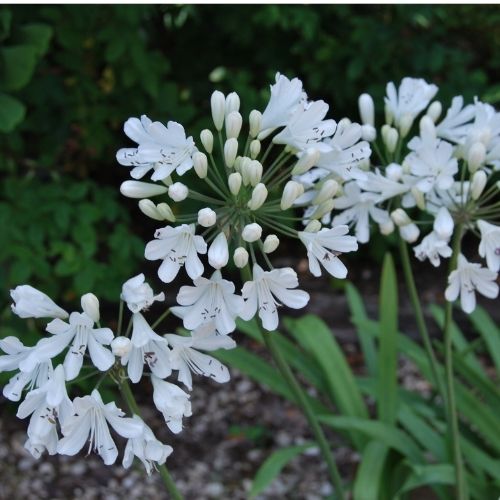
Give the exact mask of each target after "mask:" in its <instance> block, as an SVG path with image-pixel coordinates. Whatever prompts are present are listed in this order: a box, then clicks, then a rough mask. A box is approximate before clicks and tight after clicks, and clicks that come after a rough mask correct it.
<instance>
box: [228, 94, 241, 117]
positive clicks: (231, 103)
mask: <svg viewBox="0 0 500 500" xmlns="http://www.w3.org/2000/svg"><path fill="white" fill-rule="evenodd" d="M239 110H240V96H239V95H238V94H237V93H236V92H231V93H230V94H228V95H227V97H226V116H228V115H229V114H230V113H232V112H233V111H239Z"/></svg>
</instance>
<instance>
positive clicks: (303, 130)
mask: <svg viewBox="0 0 500 500" xmlns="http://www.w3.org/2000/svg"><path fill="white" fill-rule="evenodd" d="M328 107H329V106H328V104H326V102H324V101H312V102H310V103H308V104H301V105H299V106H298V107H297V109H296V110H295V111H294V113H293V115H292V116H291V117H290V120H289V121H288V123H287V126H286V127H285V128H284V129H283V130H282V131H281V132H280V133H279V134H277V135H275V136H274V137H273V142H274V143H275V144H286V145H288V146H290V147H291V148H293V149H294V150H296V151H301V150H303V149H307V148H309V147H311V146H314V147H315V148H317V149H318V150H319V151H329V150H330V147H329V146H328V145H326V143H324V142H321V141H323V139H326V138H327V137H330V136H331V135H332V134H333V133H334V132H335V127H336V125H337V124H336V123H335V120H323V118H324V117H325V116H326V113H327V112H328Z"/></svg>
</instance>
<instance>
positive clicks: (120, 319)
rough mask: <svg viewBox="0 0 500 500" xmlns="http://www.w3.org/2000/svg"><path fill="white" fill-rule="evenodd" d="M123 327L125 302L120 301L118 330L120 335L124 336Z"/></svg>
mask: <svg viewBox="0 0 500 500" xmlns="http://www.w3.org/2000/svg"><path fill="white" fill-rule="evenodd" d="M122 325H123V300H120V309H119V310H118V327H117V329H116V331H117V332H118V335H121V334H122Z"/></svg>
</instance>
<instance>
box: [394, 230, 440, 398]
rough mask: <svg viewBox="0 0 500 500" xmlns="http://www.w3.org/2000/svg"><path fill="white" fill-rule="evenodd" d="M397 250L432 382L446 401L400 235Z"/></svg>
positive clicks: (406, 245)
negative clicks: (429, 365)
mask: <svg viewBox="0 0 500 500" xmlns="http://www.w3.org/2000/svg"><path fill="white" fill-rule="evenodd" d="M399 252H400V255H401V262H402V264H403V274H404V277H405V281H406V287H407V289H408V294H409V296H410V300H411V304H412V307H413V311H414V313H415V319H416V322H417V328H418V331H419V333H420V336H421V337H422V341H423V344H424V347H425V350H426V352H427V356H428V357H429V362H430V364H431V370H432V376H433V377H434V383H435V384H436V387H437V389H438V392H439V394H440V395H441V397H442V398H443V401H446V398H447V394H446V389H445V386H444V382H443V380H442V378H441V376H442V374H440V373H439V368H438V366H439V365H438V361H437V358H436V353H435V352H434V348H433V347H432V342H431V339H430V335H429V331H428V330H427V325H426V323H425V318H424V313H423V311H422V304H421V303H420V297H419V296H418V291H417V287H416V285H415V277H414V275H413V270H412V267H411V262H410V256H409V254H408V244H407V243H406V241H405V240H403V238H401V236H400V237H399Z"/></svg>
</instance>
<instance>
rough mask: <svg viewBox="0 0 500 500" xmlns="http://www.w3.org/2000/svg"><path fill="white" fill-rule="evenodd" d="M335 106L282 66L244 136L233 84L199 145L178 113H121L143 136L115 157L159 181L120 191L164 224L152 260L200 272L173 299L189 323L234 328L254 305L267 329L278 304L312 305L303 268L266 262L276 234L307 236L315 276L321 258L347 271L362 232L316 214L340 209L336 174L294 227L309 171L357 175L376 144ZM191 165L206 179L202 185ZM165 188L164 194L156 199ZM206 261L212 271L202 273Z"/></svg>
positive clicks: (167, 274) (130, 132)
mask: <svg viewBox="0 0 500 500" xmlns="http://www.w3.org/2000/svg"><path fill="white" fill-rule="evenodd" d="M328 109H329V107H328V105H327V104H326V103H325V102H324V101H312V100H309V99H308V97H307V95H306V93H305V92H304V90H303V86H302V82H301V81H300V80H299V79H297V78H294V79H292V80H290V79H288V78H287V77H285V76H283V75H280V74H277V75H276V83H275V84H274V85H272V86H271V93H270V99H269V102H268V103H267V106H266V108H265V109H264V111H263V112H260V111H257V110H253V111H251V112H250V113H249V118H248V131H247V132H248V133H247V134H246V137H244V138H243V140H242V139H241V135H242V128H243V117H242V115H241V113H240V99H239V97H238V95H237V94H236V93H234V92H233V93H230V94H229V95H227V96H224V95H223V94H222V93H221V92H219V91H215V92H214V93H213V94H212V97H211V110H212V118H213V124H214V129H215V130H209V129H205V130H203V131H202V132H201V134H200V143H201V148H200V149H198V147H197V146H196V145H195V142H194V140H193V138H192V137H188V136H187V135H186V133H185V131H184V128H183V127H182V125H180V124H178V123H175V122H168V123H167V125H166V126H165V125H163V124H162V123H160V122H152V121H151V120H150V119H149V118H147V117H146V116H142V117H141V118H140V119H139V118H130V119H129V120H127V122H126V123H125V126H124V130H125V133H126V134H127V136H128V137H129V138H130V139H132V140H133V141H134V142H135V143H136V144H137V146H136V147H135V148H124V149H121V150H120V151H118V153H117V160H118V162H119V163H120V164H122V165H124V166H126V167H130V168H131V170H130V174H131V176H132V177H133V178H134V179H141V178H143V177H144V176H146V175H149V174H150V175H151V180H152V181H157V182H156V183H151V182H143V181H138V180H132V181H130V180H129V181H125V182H124V183H123V184H122V186H121V192H122V193H123V194H124V195H125V196H129V197H132V198H138V199H140V201H139V208H140V210H141V211H142V212H143V213H144V214H145V215H147V216H148V217H150V218H152V219H155V220H158V221H163V223H164V224H166V225H165V226H164V227H160V228H158V229H157V230H156V232H155V234H154V240H152V241H150V242H149V243H148V244H147V245H146V250H145V257H146V259H148V260H158V261H160V262H161V263H160V266H159V268H158V276H159V278H160V279H161V280H162V281H163V282H165V283H170V282H171V281H173V280H174V278H175V277H176V276H177V274H178V272H179V270H180V268H181V267H185V269H186V273H187V274H188V276H189V277H190V278H191V279H192V280H193V285H194V286H186V287H182V288H181V290H180V292H179V294H178V296H177V302H178V304H179V306H177V307H174V308H173V309H172V311H173V312H174V314H176V315H178V316H179V317H180V318H182V320H183V322H184V327H185V328H187V329H189V330H192V329H195V328H198V327H201V326H203V325H205V324H206V323H207V322H212V321H213V322H214V323H215V325H216V328H217V330H218V331H219V332H220V333H222V334H226V333H229V332H231V331H233V330H234V329H235V319H236V317H238V316H239V317H241V318H244V319H250V318H252V317H253V316H254V315H255V314H257V313H258V315H259V317H260V318H261V320H262V325H263V326H264V328H266V329H267V330H274V329H276V328H277V326H278V320H279V318H278V306H280V305H281V304H284V305H286V306H288V307H292V308H302V307H304V306H305V305H306V304H307V302H308V300H309V296H308V294H307V293H306V292H304V291H300V290H296V288H297V286H298V279H297V274H296V272H295V271H294V270H293V269H292V268H282V269H275V268H273V266H272V264H271V262H270V259H269V254H271V253H272V252H274V251H275V250H276V249H277V248H278V246H279V244H280V239H279V237H280V236H286V237H290V238H295V239H296V241H297V242H301V243H302V244H303V245H304V246H305V247H306V251H307V256H308V259H309V267H310V270H311V273H312V274H314V275H315V276H320V275H321V268H322V267H324V268H325V269H326V271H327V272H329V273H330V274H331V275H332V276H334V277H336V278H345V277H346V274H347V269H346V267H345V266H344V264H343V263H342V262H341V260H340V258H339V256H340V255H341V254H342V253H344V252H352V251H355V250H356V249H357V241H356V239H355V238H354V237H353V236H349V235H348V234H347V233H348V228H347V226H346V225H345V224H344V223H340V224H339V225H337V226H334V227H333V228H328V227H322V224H321V222H320V219H321V218H322V217H323V216H324V214H325V213H328V212H329V211H331V209H332V204H333V199H334V196H335V194H336V192H337V190H338V187H339V183H338V182H336V181H334V180H325V181H324V182H323V181H318V180H317V179H316V182H315V186H316V187H317V188H318V191H317V193H314V196H311V197H310V199H308V201H310V202H311V203H313V204H314V210H312V211H310V212H309V213H308V215H307V218H308V220H309V221H310V222H309V224H307V226H306V227H305V229H304V230H303V231H297V230H295V229H294V228H293V222H294V221H295V220H301V219H300V218H297V217H294V213H293V209H292V207H293V205H294V204H295V203H297V201H300V200H304V199H305V198H304V197H305V196H306V195H310V193H306V190H307V189H308V187H309V185H310V181H303V180H302V177H301V176H307V175H308V173H309V172H310V171H311V169H316V168H317V167H321V170H322V171H326V172H339V173H343V174H345V175H346V176H349V178H350V176H351V175H355V173H356V172H357V171H358V170H360V168H361V165H363V164H364V163H366V162H367V161H368V159H369V156H370V154H371V150H370V146H369V143H368V142H367V141H363V140H362V127H361V126H360V125H358V124H352V123H351V122H350V121H349V120H347V119H343V120H341V121H340V122H339V123H336V122H335V121H334V120H332V119H325V116H326V114H327V112H328ZM278 148H279V149H278ZM189 170H194V172H195V174H196V176H197V177H198V178H199V179H201V180H202V182H201V184H202V186H203V187H202V188H201V189H197V188H196V186H197V185H199V184H200V181H199V180H198V181H197V180H196V178H195V177H194V176H192V175H191V177H190V174H189V173H188V171H189ZM183 176H184V177H183ZM174 177H175V178H174ZM180 177H183V180H184V179H186V181H184V182H181V181H180V180H178V179H179V178H180ZM161 195H164V196H165V197H166V201H161V202H159V203H155V202H153V201H152V200H151V199H150V198H152V197H154V196H161ZM186 199H189V200H190V201H193V200H195V201H197V202H198V203H199V210H198V211H197V212H193V213H186V212H185V211H183V209H182V206H181V205H177V204H180V203H182V202H183V201H184V200H186ZM205 255H206V257H205ZM205 259H206V260H205ZM231 259H232V263H233V264H234V265H235V266H236V267H237V268H240V269H242V275H244V276H245V280H246V282H245V283H244V285H243V288H242V294H241V296H240V295H237V294H236V293H235V291H236V288H235V285H234V284H233V283H232V282H231V281H229V280H228V279H225V278H223V272H224V269H225V268H226V267H227V266H229V265H230V264H231V262H230V261H231ZM206 261H208V265H209V267H211V268H212V269H213V271H209V272H208V273H207V275H206V276H204V274H205V272H206V271H205V267H206V263H207V262H206Z"/></svg>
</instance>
